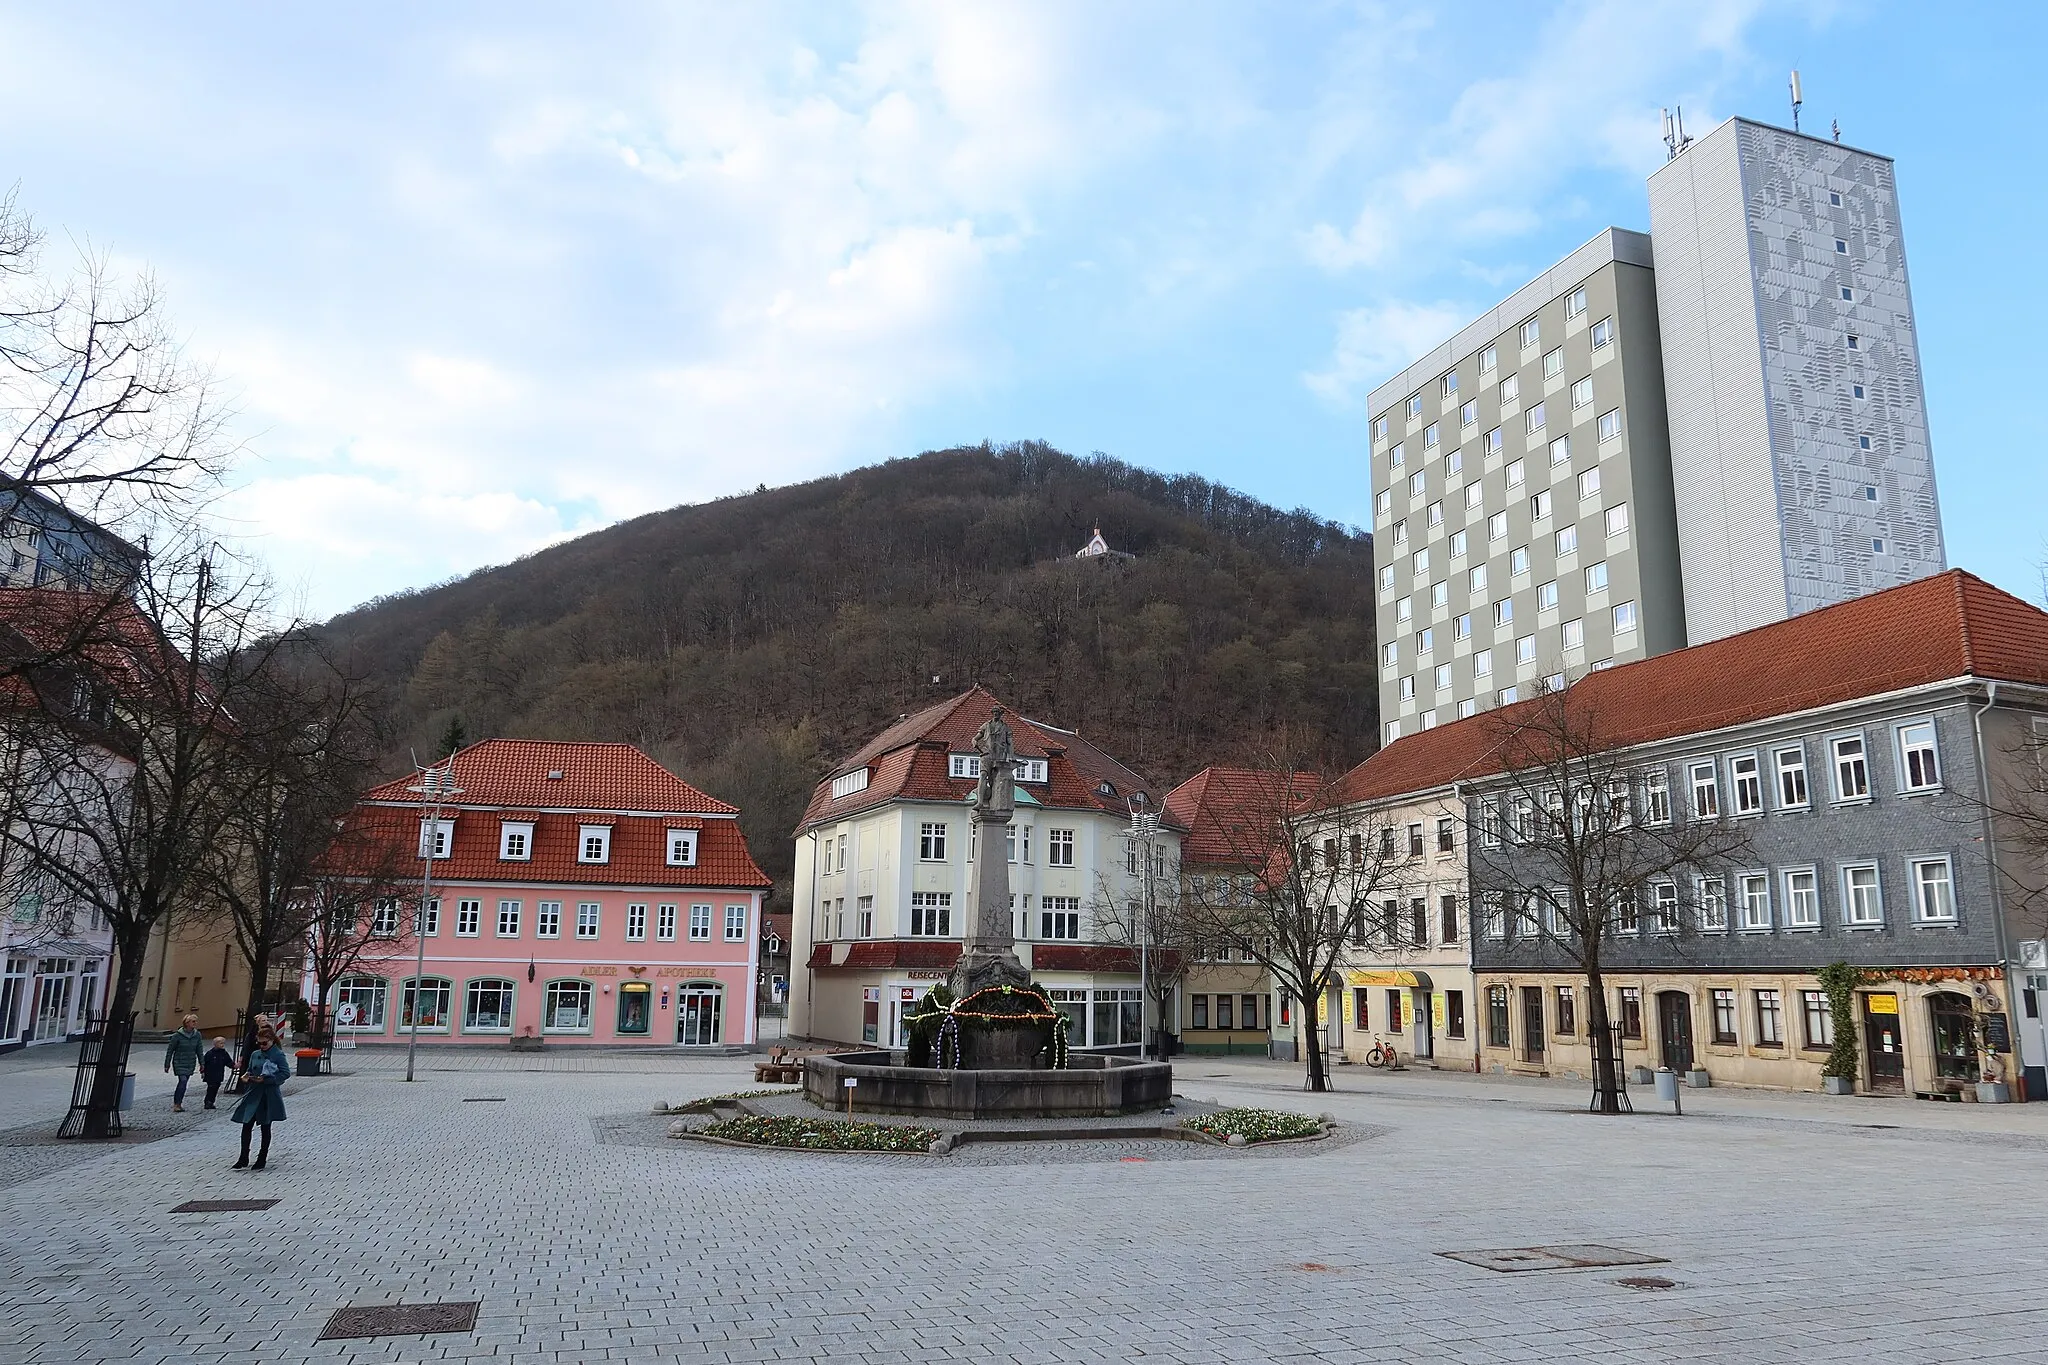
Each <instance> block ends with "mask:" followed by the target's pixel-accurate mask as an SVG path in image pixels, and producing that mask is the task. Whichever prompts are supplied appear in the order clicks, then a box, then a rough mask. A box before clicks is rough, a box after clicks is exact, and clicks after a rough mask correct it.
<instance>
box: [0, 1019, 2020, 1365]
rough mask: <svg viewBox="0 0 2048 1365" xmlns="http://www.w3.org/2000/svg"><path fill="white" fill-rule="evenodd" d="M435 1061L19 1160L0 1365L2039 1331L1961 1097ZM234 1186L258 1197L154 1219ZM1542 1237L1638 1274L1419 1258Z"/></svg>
mask: <svg viewBox="0 0 2048 1365" xmlns="http://www.w3.org/2000/svg"><path fill="white" fill-rule="evenodd" d="M467 1055H469V1054H464V1053H462V1052H459V1051H454V1050H451V1051H449V1052H447V1053H438V1052H437V1054H436V1057H435V1062H436V1069H434V1070H431V1071H426V1072H423V1073H422V1078H421V1079H420V1080H418V1081H415V1082H412V1083H410V1084H408V1083H406V1082H405V1081H404V1080H402V1079H400V1077H401V1076H402V1071H397V1070H394V1069H393V1068H391V1067H389V1066H385V1065H382V1064H376V1065H370V1066H364V1067H358V1068H356V1069H355V1070H354V1073H353V1074H351V1075H343V1076H337V1077H335V1078H333V1079H332V1080H329V1081H323V1082H320V1083H317V1084H310V1085H309V1084H307V1083H305V1082H294V1083H293V1087H294V1088H293V1089H290V1090H288V1091H287V1103H288V1104H289V1106H290V1108H291V1119H290V1120H289V1121H288V1122H287V1123H285V1124H284V1125H282V1126H281V1127H280V1128H279V1130H278V1133H277V1144H276V1147H275V1148H274V1150H273V1152H272V1157H271V1167H270V1169H269V1170H268V1171H265V1172H262V1173H260V1174H252V1173H249V1172H236V1171H231V1170H229V1169H228V1166H229V1163H230V1162H231V1161H232V1160H233V1158H234V1150H235V1147H234V1132H233V1129H232V1127H231V1126H230V1125H229V1124H227V1123H226V1122H224V1121H219V1122H214V1123H208V1124H202V1125H200V1126H197V1127H195V1128H193V1129H192V1130H191V1131H188V1132H185V1133H183V1134H181V1135H178V1136H174V1137H168V1138H165V1139H163V1140H162V1141H158V1142H154V1143H150V1144H148V1145H145V1146H122V1147H112V1148H100V1149H97V1150H96V1151H94V1152H92V1153H91V1154H89V1155H88V1156H86V1157H85V1158H83V1159H81V1160H79V1161H78V1162H77V1163H76V1164H74V1165H71V1166H69V1167H67V1168H66V1169H63V1170H61V1171H56V1172H53V1173H50V1174H47V1175H42V1176H33V1177H31V1178H27V1179H23V1180H20V1181H18V1182H17V1183H15V1184H14V1185H13V1186H12V1187H10V1188H9V1189H8V1190H7V1200H8V1206H9V1213H10V1219H9V1236H8V1237H7V1239H6V1240H5V1241H4V1242H0V1365H26V1363H27V1362H42V1361H59V1360H61V1361H67V1362H69V1361H87V1362H89V1361H102V1360H104V1361H124V1362H125V1361H131V1360H132V1361H135V1362H138V1363H139V1365H202V1363H204V1365H278V1363H279V1362H292V1361H304V1360H322V1361H350V1362H365V1363H369V1362H401V1361H422V1360H430V1359H431V1360H435V1361H491V1362H494V1365H507V1363H510V1362H531V1363H532V1365H541V1362H546V1363H547V1365H564V1362H575V1361H599V1360H612V1359H620V1360H631V1361H657V1360H658V1361H662V1362H671V1361H689V1362H696V1361H707V1362H708V1361H716V1362H766V1361H862V1362H871V1361H882V1360H904V1359H909V1360H916V1361H920V1362H936V1361H955V1360H958V1361H977V1362H988V1361H994V1362H1009V1363H1010V1365H1049V1363H1050V1362H1064V1361H1086V1362H1100V1361H1125V1360H1161V1361H1174V1362H1189V1363H1191V1365H1192V1363H1193V1362H1208V1361H1224V1360H1229V1361H1238V1360H1259V1361H1269V1360H1300V1361H1345V1362H1350V1361H1360V1362H1366V1361H1414V1362H1423V1361H1428V1362H1439V1361H1459V1362H1501V1361H1521V1360H1555V1361H1562V1360H1588V1361H1611V1362H1617V1363H1618V1362H1624V1361H1625V1362H1628V1363H1629V1365H1640V1363H1641V1362H1643V1361H1663V1360H1680V1359H1683V1360H1702V1361H1727V1362H1738V1361H1739V1362H1744V1365H1748V1362H1754V1361H1775V1360H1786V1361H1791V1360H1797V1361H1802V1362H1803V1361H1822V1360H1842V1361H1846V1360H1859V1361H1860V1360H1869V1359H1873V1358H1875V1359H1885V1360H1898V1361H1921V1360H1971V1361H1978V1360H1992V1359H2001V1358H2003V1359H2009V1360H2039V1359H2042V1358H2043V1357H2044V1355H2048V1349H2044V1341H2048V1308H2044V1307H2042V1306H2041V1305H2040V1304H2039V1303H2038V1302H2037V1300H2036V1298H2035V1296H2033V1295H2032V1294H2031V1292H2030V1287H2031V1286H2033V1285H2037V1284H2040V1283H2043V1282H2048V1246H2044V1244H2043V1242H2042V1239H2041V1238H2040V1237H2039V1235H2038V1230H2037V1229H2036V1227H2035V1226H2034V1224H2033V1223H2032V1221H2031V1220H2028V1219H2025V1218H2023V1217H2018V1216H2015V1213H2014V1204H2015V1200H2016V1199H2017V1198H2018V1197H2019V1196H2020V1195H2021V1194H2022V1192H2023V1191H2024V1190H2025V1189H2026V1188H2027V1187H2028V1185H2029V1183H2030V1182H2031V1180H2032V1178H2033V1173H2034V1172H2035V1171H2037V1170H2038V1169H2039V1166H2040V1162H2041V1161H2042V1159H2043V1157H2044V1156H2048V1139H2044V1138H2043V1137H2041V1136H2038V1135H2037V1132H2038V1130H2034V1131H2029V1130H2026V1129H2025V1128H2024V1127H2020V1128H2014V1129H2011V1130H2007V1129H2005V1128H2004V1127H2002V1126H2001V1127H1998V1128H1993V1129H1980V1128H1978V1127H1975V1126H1974V1125H1975V1124H1978V1123H1980V1122H1982V1121H1983V1120H1984V1119H1985V1118H1986V1115H1982V1114H1977V1113H1974V1112H1971V1111H1969V1110H1967V1109H1965V1108H1964V1107H1962V1106H1953V1107H1948V1108H1945V1109H1943V1110H1941V1111H1940V1113H1939V1115H1938V1117H1939V1118H1941V1119H1946V1120H1949V1121H1950V1123H1951V1125H1960V1126H1951V1127H1948V1128H1944V1127H1941V1126H1939V1125H1937V1124H1935V1123H1934V1122H1933V1119H1932V1118H1930V1119H1929V1121H1928V1122H1925V1123H1922V1122H1918V1121H1916V1122H1915V1123H1913V1124H1911V1125H1901V1126H1900V1127H1897V1128H1892V1127H1872V1126H1864V1125H1862V1124H1861V1123H1860V1122H1859V1121H1857V1120H1855V1119H1851V1118H1850V1117H1849V1116H1851V1115H1860V1114H1863V1113H1869V1114H1877V1115H1889V1114H1892V1113H1894V1112H1897V1113H1902V1114H1903V1113H1908V1112H1910V1109H1909V1107H1908V1106H1906V1105H1889V1104H1880V1103H1875V1102H1873V1103H1871V1104H1869V1105H1867V1106H1862V1107H1860V1108H1859V1106H1858V1105H1855V1104H1851V1103H1848V1102H1828V1101H1823V1100H1821V1099H1819V1098H1818V1097H1814V1098H1813V1099H1812V1100H1811V1102H1808V1100H1807V1099H1806V1098H1805V1097H1792V1096H1782V1097H1776V1096H1774V1097H1767V1098H1765V1099H1761V1100H1759V1099H1757V1098H1756V1097H1754V1096H1753V1095H1736V1094H1734V1093H1733V1092H1729V1093H1728V1094H1725V1095H1723V1094H1718V1093H1716V1092H1699V1093H1700V1094H1701V1095H1702V1096H1703V1097H1707V1100H1708V1106H1709V1107H1702V1108H1700V1109H1698V1110H1695V1109H1694V1108H1693V1107H1692V1106H1688V1110H1687V1117H1686V1118H1684V1119H1674V1118H1671V1117H1669V1116H1668V1115H1660V1114H1657V1113H1654V1112H1651V1107H1650V1106H1648V1105H1645V1106H1644V1111H1645V1112H1643V1113H1642V1114H1640V1115H1638V1116H1637V1117H1633V1118H1621V1119H1612V1118H1600V1117H1594V1116H1590V1115H1587V1114H1584V1113H1582V1112H1579V1109H1580V1107H1581V1106H1582V1105H1583V1097H1582V1095H1581V1094H1580V1093H1579V1091H1578V1088H1577V1087H1573V1086H1562V1085H1559V1086H1553V1085H1549V1084H1544V1083H1535V1084H1524V1083H1519V1082H1516V1083H1505V1082H1493V1081H1484V1080H1479V1081H1474V1080H1468V1079H1450V1078H1447V1077H1432V1076H1427V1075H1419V1074H1409V1073H1401V1074H1396V1075H1391V1076H1377V1077H1362V1076H1354V1074H1353V1073H1352V1072H1350V1071H1349V1070H1348V1069H1347V1070H1345V1071H1342V1072H1340V1073H1339V1075H1338V1082H1339V1085H1340V1087H1342V1088H1340V1089H1339V1090H1338V1091H1337V1092H1335V1093H1333V1094H1329V1095H1321V1096H1309V1095H1303V1094H1302V1093H1300V1091H1299V1089H1298V1086H1299V1072H1298V1070H1297V1069H1294V1068H1287V1067H1282V1066H1278V1065H1271V1064H1265V1063H1236V1062H1234V1063H1221V1062H1215V1061H1210V1060H1207V1059H1200V1058H1197V1059H1183V1061H1184V1062H1185V1063H1186V1064H1185V1065H1184V1066H1183V1067H1182V1068H1181V1074H1180V1083H1179V1087H1178V1088H1179V1089H1180V1090H1181V1092H1182V1093H1183V1094H1185V1095H1187V1096H1189V1097H1192V1098H1195V1099H1200V1100H1204V1101H1210V1102H1214V1103H1219V1104H1242V1103H1252V1104H1262V1105H1266V1106H1269V1107H1275V1108H1291V1109H1297V1110H1303V1111H1307V1112H1311V1113H1313V1112H1318V1111H1321V1110H1328V1111H1330V1112H1332V1113H1334V1114H1335V1115H1336V1116H1337V1117H1338V1119H1339V1121H1340V1123H1341V1124H1346V1125H1358V1126H1360V1127H1361V1128H1370V1129H1372V1130H1373V1132H1372V1135H1371V1137H1370V1138H1369V1140H1364V1141H1353V1142H1350V1143H1332V1144H1330V1145H1328V1146H1327V1147H1325V1148H1323V1149H1322V1150H1319V1151H1317V1152H1315V1153H1314V1154H1312V1155H1292V1156H1290V1157H1288V1158H1287V1159H1284V1160H1275V1159H1262V1157H1261V1156H1260V1154H1258V1153H1257V1152H1255V1151H1254V1152H1250V1153H1245V1154H1243V1156H1242V1159H1233V1158H1232V1155H1231V1154H1228V1153H1224V1154H1219V1155H1218V1156H1217V1158H1216V1159H1208V1160H1200V1161H1194V1160H1179V1161H1173V1160H1146V1159H1140V1156H1141V1155H1142V1154H1138V1153H1131V1152H1125V1153H1118V1154H1115V1155H1114V1156H1111V1155H1110V1154H1107V1153H1105V1154H1103V1159H1100V1160H1078V1159H1076V1158H1075V1156H1074V1154H1073V1153H1072V1152H1071V1151H1064V1152H1062V1151H1059V1150H1056V1149H1058V1148H1060V1147H1063V1146H1069V1144H1043V1145H1042V1148H1039V1147H1038V1146H1037V1145H1033V1147H1034V1150H1031V1151H1025V1150H1019V1151H1018V1152H1017V1153H1015V1154H1006V1155H1005V1160H1004V1162H1003V1163H1001V1164H991V1163H989V1162H986V1161H979V1160H977V1161H960V1162H953V1161H950V1160H949V1159H947V1158H934V1157H929V1156H922V1155H920V1156H912V1157H907V1158H902V1159H897V1158H894V1157H891V1156H886V1155H873V1154H845V1155H822V1154H820V1155H813V1154H807V1153H787V1152H774V1153H760V1152H752V1151H745V1150H738V1149H732V1148H725V1147H717V1146H712V1145H709V1144H702V1143H692V1142H683V1141H671V1142H667V1143H663V1142H659V1141H655V1140H638V1139H636V1140H619V1139H618V1136H617V1135H618V1134H620V1133H627V1134H628V1135H629V1136H630V1134H631V1133H635V1132H642V1133H644V1132H645V1130H646V1128H647V1126H648V1125H647V1124H646V1123H645V1122H642V1120H645V1119H647V1117H648V1110H649V1109H650V1108H651V1107H652V1105H653V1103H654V1102H655V1101H656V1100H664V1101H668V1102H670V1103H674V1102H677V1101H680V1100H684V1099H688V1098H691V1097H694V1096H702V1095H708V1094H715V1093H723V1092H728V1091H735V1090H749V1089H753V1088H755V1087H753V1085H752V1084H751V1065H750V1060H749V1059H747V1058H725V1059H709V1058H689V1057H682V1058H677V1059H676V1060H674V1061H673V1062H670V1063H669V1064H668V1065H669V1070H667V1071H666V1073H664V1072H662V1071H659V1070H649V1071H646V1072H640V1071H625V1070H619V1069H605V1068H600V1067H596V1066H593V1067H592V1068H590V1069H571V1070H556V1069H548V1070H526V1069H521V1070H514V1069H510V1068H507V1067H504V1066H501V1065H499V1062H501V1061H502V1060H503V1059H502V1058H499V1057H496V1056H494V1055H491V1054H479V1055H477V1056H476V1060H477V1062H478V1063H479V1064H478V1065H475V1066H469V1065H464V1064H463V1060H464V1058H465V1056H467ZM579 1060H585V1061H590V1062H593V1063H595V1062H597V1061H600V1060H602V1059H600V1058H598V1057H596V1056H594V1055H593V1056H591V1057H589V1058H581V1059H579ZM641 1060H647V1061H650V1062H651V1061H652V1060H653V1059H652V1058H646V1059H641ZM399 1064H400V1065H401V1066H402V1057H401V1058H400V1063H399ZM17 1079H19V1074H18V1073H9V1074H7V1075H5V1077H4V1079H0V1088H6V1087H11V1086H12V1085H13V1084H14V1083H15V1081H16V1080H17ZM1691 1098H1692V1096H1691V1095H1690V1094H1689V1095H1688V1099H1691ZM1928 1108H1929V1109H1930V1110H1931V1109H1932V1108H1933V1107H1932V1106H1928ZM2043 1109H2048V1106H2037V1107H2031V1108H2028V1109H2021V1108H2019V1107H2017V1106H2016V1107H2014V1110H2013V1111H2012V1112H2011V1113H2009V1114H2000V1115H1996V1116H1993V1117H1995V1118H1996V1119H1997V1120H1998V1122H1999V1123H2000V1124H2001V1125H2003V1124H2005V1123H2007V1122H2020V1123H2030V1122H2033V1121H2034V1120H2033V1119H2032V1117H2031V1116H2032V1115H2033V1114H2034V1113H2035V1112H2038V1111H2039V1110H2043ZM1837 1116H1839V1117H1837ZM654 1122H657V1123H658V1122H659V1120H654ZM965 1150H966V1151H969V1152H971V1151H972V1149H971V1148H970V1149H965ZM251 1196H254V1197H262V1198H275V1199H277V1200H278V1201H279V1202H278V1204H277V1205H276V1207H275V1208H272V1209H270V1210H268V1211H263V1212H225V1213H197V1214H178V1213H173V1212H171V1210H172V1209H173V1208H174V1207H175V1206H177V1205H179V1204H181V1203H183V1202H184V1201H186V1200H190V1199H219V1198H237V1197H251ZM1560 1244H1566V1245H1570V1244H1600V1245H1605V1246H1611V1247H1616V1248H1620V1249H1621V1250H1622V1251H1624V1252H1629V1253H1635V1254H1638V1255H1640V1256H1648V1257H1656V1258H1661V1259H1660V1260H1657V1261H1655V1262H1653V1263H1649V1264H1645V1265H1634V1266H1627V1267H1608V1268H1604V1269H1603V1268H1599V1267H1592V1268H1586V1269H1545V1270H1529V1271H1522V1272H1518V1273H1501V1272H1498V1271H1495V1270H1491V1269H1487V1268H1485V1266H1484V1265H1480V1264H1471V1263H1468V1262H1466V1261H1460V1260H1453V1259H1449V1258H1448V1257H1446V1256H1445V1255H1442V1254H1440V1253H1445V1252H1480V1251H1498V1250H1501V1249H1504V1248H1525V1247H1534V1246H1551V1245H1560ZM1476 1259H1478V1260H1481V1261H1485V1260H1486V1259H1487V1258H1484V1257H1479V1258H1476ZM1506 1263H1509V1264H1530V1263H1531V1262H1529V1261H1527V1260H1526V1259H1524V1260H1521V1261H1511V1262H1506ZM1538 1263H1540V1264H1558V1263H1559V1262H1556V1261H1545V1262H1538ZM1631 1282H1633V1283H1631ZM464 1300H476V1301H479V1302H480V1304H481V1307H480V1311H479V1314H478V1317H477V1320H476V1324H475V1328H474V1330H473V1331H465V1332H459V1333H451V1334H448V1335H442V1336H430V1337H417V1336H415V1337H410V1338H371V1339H361V1340H353V1341H334V1342H318V1341H316V1340H315V1338H316V1337H317V1336H318V1334H319V1332H320V1329H321V1327H322V1325H323V1324H324V1323H325V1322H326V1320H327V1318H328V1316H329V1315H330V1314H331V1313H333V1312H334V1311H335V1310H336V1309H338V1308H340V1307H343V1306H345V1305H374V1304H392V1303H399V1302H406V1303H417V1302H432V1301H464Z"/></svg>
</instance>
